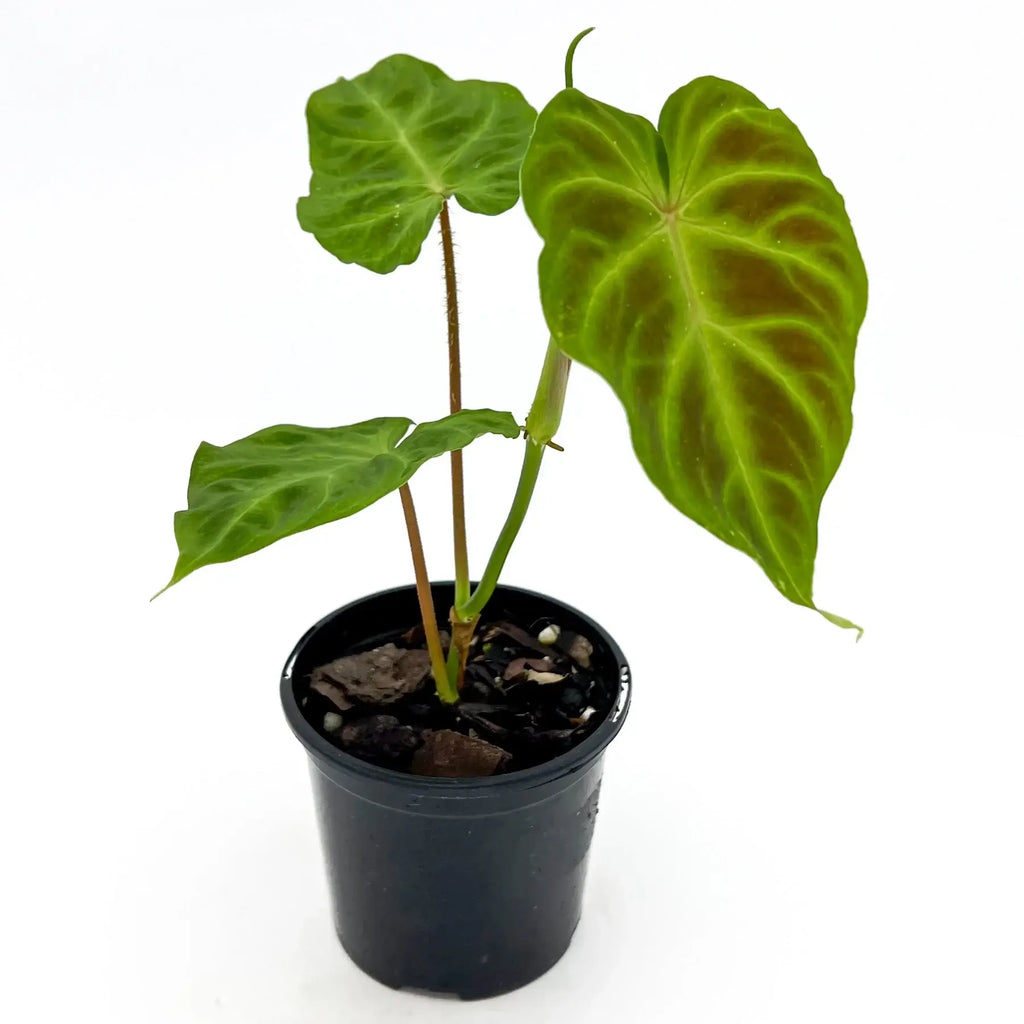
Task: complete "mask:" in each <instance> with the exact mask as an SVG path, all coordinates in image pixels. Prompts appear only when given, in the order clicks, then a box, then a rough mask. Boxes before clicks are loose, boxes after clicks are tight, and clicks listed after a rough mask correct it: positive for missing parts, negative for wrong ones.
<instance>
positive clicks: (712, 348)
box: [522, 78, 867, 625]
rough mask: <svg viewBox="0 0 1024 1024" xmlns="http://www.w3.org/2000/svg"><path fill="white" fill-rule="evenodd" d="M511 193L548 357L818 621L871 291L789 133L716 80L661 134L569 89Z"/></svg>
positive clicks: (678, 496) (689, 501)
mask: <svg viewBox="0 0 1024 1024" xmlns="http://www.w3.org/2000/svg"><path fill="white" fill-rule="evenodd" d="M522 190H523V201H524V204H525V206H526V210H527V213H528V214H529V216H530V218H531V219H532V221H533V223H534V225H535V226H536V228H537V230H538V231H539V232H540V234H541V236H542V237H543V239H544V243H545V246H544V251H543V254H542V255H541V259H540V286H541V297H542V302H543V306H544V313H545V316H546V318H547V322H548V326H549V328H550V329H551V332H552V335H553V337H554V340H555V343H556V344H557V345H558V346H559V347H560V348H562V349H563V350H564V351H565V352H566V353H567V354H568V355H570V356H571V357H572V358H574V359H578V360H579V361H580V362H582V363H584V364H586V365H587V366H590V367H592V368H593V369H595V370H596V371H597V372H598V373H600V374H601V375H602V376H603V377H605V379H607V380H608V382H609V383H610V384H611V385H612V387H613V388H614V390H615V392H616V394H617V395H618V396H619V398H620V399H621V400H622V402H623V404H624V406H625V408H626V412H627V414H628V417H629V422H630V428H631V432H632V439H633V445H634V448H635V450H636V453H637V456H638V458H639V460H640V462H641V463H642V465H643V467H644V469H645V470H646V471H647V473H648V475H649V476H650V478H651V479H652V480H653V481H654V483H655V484H656V485H657V486H658V487H659V488H660V489H661V491H662V493H664V495H665V496H666V497H667V498H668V499H669V501H671V502H672V503H673V504H674V505H675V506H676V507H677V508H679V509H680V510H681V511H682V512H683V513H685V514H686V515H687V516H689V517H690V518H692V519H694V520H696V522H698V523H700V524H701V525H702V526H704V527H706V528H707V529H708V530H710V531H711V532H712V533H713V534H715V535H716V536H717V537H720V538H721V539H722V540H723V541H725V542H726V543H727V544H731V545H732V546H733V547H736V548H739V549H740V550H741V551H744V552H746V553H747V554H749V555H750V556H752V557H753V558H754V559H756V560H757V561H758V562H759V563H760V565H761V566H762V568H763V569H764V571H765V572H766V573H767V575H768V576H769V578H770V579H771V581H772V582H773V583H774V584H775V586H776V587H777V588H778V589H779V590H780V591H781V592H782V593H783V594H784V595H785V596H786V597H787V598H789V599H790V600H791V601H794V602H796V603H798V604H802V605H807V606H809V607H814V605H813V600H812V596H811V584H812V576H813V571H814V556H815V551H816V548H817V532H818V511H819V508H820V505H821V500H822V497H823V495H824V493H825V489H826V487H827V486H828V484H829V481H830V480H831V479H832V476H833V474H834V473H835V471H836V468H837V467H838V465H839V462H840V459H841V458H842V455H843V451H844V450H845V448H846V443H847V440H848V439H849V435H850V427H851V413H850V406H851V401H852V396H853V354H854V347H855V344H856V338H857V331H858V329H859V327H860V323H861V321H862V319H863V317H864V312H865V307H866V303H867V278H866V276H865V273H864V266H863V264H862V262H861V258H860V254H859V252H858V250H857V244H856V241H855V240H854V236H853V231H852V229H851V227H850V223H849V220H848V218H847V215H846V210H845V207H844V205H843V201H842V198H841V197H840V195H839V193H838V192H837V191H836V189H835V188H834V186H833V185H832V183H831V182H830V181H829V179H828V178H826V177H825V176H824V175H823V174H822V173H821V170H820V168H819V167H818V163H817V160H816V159H815V157H814V154H813V153H812V152H811V150H810V149H809V148H808V146H807V144H806V142H804V139H803V137H802V136H801V134H800V132H799V131H798V130H797V128H796V127H795V126H794V125H793V124H792V122H791V121H789V119H788V118H787V117H786V116H785V115H784V114H783V113H782V112H781V111H779V110H768V109H767V108H766V107H765V105H764V104H763V103H761V101H760V100H758V99H757V98H756V97H755V96H753V95H752V94H751V93H749V92H747V91H746V90H745V89H743V88H741V87H740V86H738V85H734V84H733V83H731V82H725V81H722V80H720V79H716V78H700V79H697V80H696V81H694V82H691V83H690V84H689V85H687V86H685V87H683V88H682V89H680V90H679V91H678V92H676V93H674V94H673V95H672V96H671V97H670V98H669V100H668V102H667V103H666V104H665V107H664V109H663V110H662V113H661V117H660V119H659V122H658V127H657V129H655V128H654V126H653V125H652V124H650V122H648V121H646V120H645V119H644V118H642V117H637V116H635V115H633V114H626V113H623V112H622V111H620V110H616V109H615V108H614V107H610V106H607V105H605V104H603V103H598V102H596V101H595V100H592V99H590V98H589V97H587V96H585V95H584V94H583V93H581V92H579V91H578V90H575V89H567V90H565V91H563V92H561V93H559V94H558V95H557V96H556V97H555V98H554V99H553V100H552V101H551V103H550V104H549V105H548V106H547V107H546V108H545V109H544V110H543V111H542V112H541V114H540V116H539V118H538V121H537V126H536V129H535V132H534V135H533V140H532V142H531V144H530V148H529V151H528V153H527V156H526V158H525V161H524V164H523V173H522ZM823 614H827V613H823ZM828 617H829V618H830V619H832V621H835V622H837V623H838V624H840V625H850V624H849V623H847V622H846V620H843V619H839V618H838V617H836V616H831V615H829V616H828Z"/></svg>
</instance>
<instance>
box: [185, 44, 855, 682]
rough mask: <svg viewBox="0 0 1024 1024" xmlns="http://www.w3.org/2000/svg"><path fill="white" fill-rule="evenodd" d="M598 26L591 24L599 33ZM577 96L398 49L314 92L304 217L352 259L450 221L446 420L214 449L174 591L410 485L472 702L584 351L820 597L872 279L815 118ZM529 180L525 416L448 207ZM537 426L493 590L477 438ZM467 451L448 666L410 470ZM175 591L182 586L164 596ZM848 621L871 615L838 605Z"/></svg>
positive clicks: (496, 205)
mask: <svg viewBox="0 0 1024 1024" xmlns="http://www.w3.org/2000/svg"><path fill="white" fill-rule="evenodd" d="M588 31H589V30H588ZM585 34H586V33H581V34H580V36H578V37H577V38H576V39H575V40H573V43H572V45H571V46H570V48H569V52H568V54H567V55H566V88H565V89H564V90H562V91H561V92H559V93H558V94H557V95H556V96H555V97H554V99H552V100H551V102H550V103H548V105H547V106H546V107H545V108H544V109H543V110H542V111H541V112H540V114H539V115H538V114H537V113H536V112H535V111H534V110H533V108H532V107H531V106H530V105H529V104H528V103H527V102H526V100H525V99H524V98H523V96H522V95H521V94H520V92H519V91H518V90H517V89H515V88H513V87H512V86H510V85H504V84H500V83H496V82H482V81H459V82H457V81H453V80H452V79H450V78H448V77H447V76H446V75H445V74H444V73H443V72H442V71H440V70H439V69H438V68H437V67H435V66H434V65H432V64H428V63H425V62H424V61H421V60H417V59H416V58H414V57H409V56H405V55H401V54H399V55H395V56H391V57H388V58H386V59H384V60H382V61H381V62H380V63H378V64H376V65H375V66H374V67H372V68H371V69H370V70H369V71H367V72H366V73H364V74H362V75H358V76H356V77H355V78H352V79H344V78H342V79H339V80H338V81H337V82H335V83H334V84H333V85H329V86H327V87H326V88H323V89H320V90H318V91H317V92H315V93H313V95H312V96H311V97H310V99H309V104H308V107H307V111H306V113H307V119H308V124H309V152H310V163H311V166H312V179H311V182H310V189H309V195H308V196H305V197H303V198H301V199H300V200H299V202H298V217H299V223H300V224H301V226H302V227H303V228H304V229H305V230H306V231H309V232H311V233H312V234H313V235H314V236H315V237H316V239H317V241H318V242H319V243H320V244H321V245H322V246H323V247H324V248H325V249H327V251H328V252H330V253H332V254H333V255H334V256H336V257H337V258H338V259H339V260H341V261H342V262H344V263H358V264H359V265H361V266H363V267H366V268H367V269H369V270H372V271H375V272H376V273H379V274H387V273H390V272H391V271H393V270H395V269H396V268H397V267H399V266H401V265H403V264H407V263H412V262H414V261H415V260H416V258H417V257H418V256H419V253H420V249H421V247H422V244H423V242H424V240H425V239H426V237H427V236H428V234H429V233H430V231H431V230H432V228H433V225H434V222H435V221H437V220H440V232H441V241H442V251H443V256H444V270H445V284H446V293H447V304H448V305H447V313H448V340H449V373H450V376H449V383H450V395H449V399H450V403H449V404H450V413H449V415H448V416H445V417H444V418H442V419H438V420H435V421H433V422H429V423H420V424H419V425H417V426H415V427H413V428H412V430H410V427H411V426H412V422H411V421H410V420H409V419H407V418H405V417H401V416H385V417H380V418H378V419H372V420H366V421H364V422H361V423H354V424H352V425H350V426H345V427H332V428H324V427H300V426H294V425H290V424H286V425H281V426H275V427H268V428H267V429H265V430H260V431H257V432H256V433H255V434H252V435H250V436H249V437H246V438H243V439H242V440H240V441H235V442H234V443H232V444H228V445H225V446H223V447H217V446H214V445H210V444H205V443H204V444H201V445H200V446H199V449H198V451H197V452H196V455H195V459H194V461H193V464H192V470H191V477H190V479H189V487H188V509H187V510H185V511H182V512H178V513H176V515H175V519H174V532H175V536H176V539H177V543H178V549H179V557H178V561H177V565H176V566H175V569H174V575H173V576H172V578H171V580H170V583H168V586H171V585H172V584H174V583H177V582H178V581H179V580H181V579H182V578H184V577H185V576H187V575H188V574H189V573H191V572H193V571H194V570H196V569H198V568H200V567H201V566H204V565H210V564H212V563H214V562H227V561H231V560H232V559H235V558H239V557H241V556H242V555H247V554H250V553H251V552H254V551H258V550H259V549H260V548H263V547H266V546H267V545H268V544H272V543H273V542H274V541H277V540H280V539H281V538H282V537H286V536H288V535H289V534H293V533H298V532H299V531H301V530H308V529H310V528H311V527H314V526H319V525H320V524H322V523H327V522H331V521H333V520H335V519H342V518H344V517H345V516H349V515H352V514H353V513H354V512H358V511H359V510H360V509H363V508H366V507H367V506H368V505H370V504H372V503H373V502H375V501H377V500H378V499H379V498H382V497H383V496H384V495H386V494H388V493H389V492H391V491H395V490H397V491H398V492H399V494H400V496H401V500H402V505H403V508H404V511H405V517H406V525H407V527H408V534H409V541H410V546H411V549H412V554H413V563H414V568H415V573H416V580H417V590H418V594H419V599H420V607H421V611H422V614H423V622H424V630H425V632H426V636H427V645H428V649H429V651H430V656H431V665H432V673H433V676H434V681H435V683H436V685H437V691H438V694H439V696H440V697H441V699H442V700H444V701H447V702H454V701H456V700H457V699H458V694H459V687H460V685H461V682H462V674H463V670H464V667H465V660H466V654H467V651H468V648H469V643H470V641H471V639H472V636H473V631H474V628H475V626H476V623H477V621H478V619H479V616H480V613H481V611H482V609H483V608H484V605H485V604H486V603H487V600H488V598H489V597H490V596H491V594H492V593H493V591H494V588H495V586H496V585H497V582H498V577H499V574H500V572H501V569H502V566H503V565H504V562H505V559H506V557H507V555H508V552H509V549H510V547H511V545H512V543H513V541H514V539H515V537H516V534H517V533H518V531H519V528H520V525H521V524H522V522H523V517H524V516H525V514H526V510H527V507H528V505H529V502H530V498H531V496H532V494H533V490H534V485H535V483H536V480H537V475H538V471H539V469H540V465H541V460H542V458H543V456H544V453H545V450H546V448H547V447H555V448H557V447H558V446H557V445H556V444H554V442H553V438H554V436H555V432H556V431H557V429H558V425H559V421H560V418H561V413H562V404H563V399H564V395H565V389H566V382H567V378H568V373H569V367H570V365H571V362H572V361H577V362H581V363H583V364H584V365H586V366H589V367H590V368H591V369H593V370H595V371H596V372H597V373H599V374H600V375H601V376H602V377H604V379H605V380H606V381H607V382H608V383H609V384H610V385H611V386H612V388H613V389H614V391H615V393H616V394H617V395H618V397H619V399H620V400H621V402H622V404H623V406H624V407H625V410H626V413H627V415H628V419H629V426H630V431H631V435H632V441H633V447H634V450H635V452H636V455H637V458H638V459H639V460H640V464H641V465H642V466H643V468H644V469H645V470H646V472H647V474H648V476H649V477H650V478H651V480H652V481H653V482H654V484H655V485H656V486H657V487H658V489H659V490H660V491H661V492H662V494H664V495H665V497H666V498H667V499H668V500H669V501H670V502H671V503H672V504H673V505H675V507H676V508H678V509H679V510H680V511H681V512H682V513H683V514H684V515H686V516H687V517H689V518H690V519H692V520H693V521H695V522H697V523H699V524H700V525H701V526H703V527H704V528H705V529H707V530H709V531H710V532H711V533H713V534H714V535H715V536H716V537H718V538H720V539H721V540H723V541H725V543H726V544H729V545H731V546H732V547H734V548H738V549H739V550H740V551H743V552H745V553H746V554H748V555H750V557H751V558H753V559H754V560H755V561H756V562H757V563H758V564H759V565H760V566H761V568H762V569H763V570H764V572H765V573H766V574H767V576H768V578H769V579H770V580H771V581H772V583H773V584H774V585H775V587H776V588H777V589H778V590H779V591H780V592H781V593H782V594H783V596H785V597H786V598H788V599H789V600H790V601H792V602H794V603H795V604H799V605H804V606H806V607H809V608H815V604H814V601H813V599H812V596H811V582H812V576H813V569H814V557H815V552H816V549H817V529H818V512H819V508H820V505H821V501H822V498H823V496H824V493H825V489H826V488H827V487H828V485H829V482H830V481H831V479H832V477H833V475H834V474H835V472H836V469H837V468H838V466H839V462H840V460H841V458H842V455H843V452H844V450H845V448H846V444H847V441H848V439H849V436H850V429H851V402H852V397H853V359H854V349H855V345H856V340H857V332H858V329H859V327H860V324H861V321H862V320H863V318H864V313H865V308H866V303H867V278H866V275H865V271H864V265H863V263H862V261H861V257H860V253H859V251H858V249H857V243H856V241H855V239H854V235H853V230H852V228H851V226H850V222H849V219H848V218H847V215H846V210H845V207H844V204H843V200H842V198H841V196H840V195H839V193H838V192H837V191H836V189H835V187H834V186H833V184H832V182H831V181H830V180H829V179H828V178H826V177H825V176H824V174H822V172H821V170H820V168H819V167H818V162H817V160H816V159H815V157H814V154H813V153H812V152H811V150H810V149H809V148H808V146H807V143H806V142H805V141H804V139H803V136H802V135H801V134H800V132H799V130H798V129H797V128H796V126H795V125H794V124H793V123H792V122H791V121H790V120H789V119H788V118H787V117H786V116H785V115H784V114H783V113H782V112H781V111H779V110H769V109H768V108H767V107H766V106H765V105H764V104H763V103H762V102H761V101H760V100H759V99H757V97H755V96H754V95H753V94H752V93H750V92H748V91H747V90H746V89H744V88H742V87H741V86H738V85H735V84H734V83H732V82H727V81H724V80H722V79H719V78H712V77H705V78H698V79H696V80H694V81H692V82H690V84H689V85H685V86H683V87H682V88H681V89H678V90H677V91H676V92H674V93H673V94H672V95H671V96H670V97H669V98H668V100H667V101H666V103H665V105H664V107H663V108H662V110H661V115H660V116H659V118H658V123H657V125H656V126H655V125H653V124H652V123H651V122H649V121H647V120H646V119H645V118H643V117H639V116H637V115H635V114H629V113H625V112H623V111H621V110H618V109H617V108H615V107H613V106H609V105H607V104H606V103H602V102H599V101H598V100H595V99H592V98H591V97H590V96H588V95H587V94H585V93H583V92H581V91H580V90H578V89H576V88H574V87H573V84H572V57H573V52H574V50H575V47H576V44H577V43H578V42H579V40H580V39H581V38H582V37H583V35H585ZM520 194H521V195H522V198H523V205H524V207H525V209H526V213H527V215H528V216H529V218H530V220H531V221H532V222H533V225H534V227H535V228H536V229H537V231H538V232H539V234H540V235H541V238H542V239H543V242H544V248H543V251H542V253H541V257H540V263H539V278H540V298H541V304H542V307H543V311H544V317H545V319H546V321H547V325H548V328H549V330H550V341H549V344H548V349H547V353H546V356H545V358H544V363H543V369H542V372H541V376H540V381H539V384H538V387H537V392H536V396H535V398H534V401H533V404H532V406H531V408H530V411H529V415H528V416H527V418H526V422H525V426H522V427H521V426H520V424H519V423H518V422H517V420H516V418H515V417H514V416H513V415H512V414H511V413H509V412H496V411H493V410H491V409H463V408H462V396H461V382H460V362H459V345H460V339H459V320H458V307H457V296H456V282H455V266H454V253H453V246H452V232H451V224H450V219H449V209H448V202H449V200H451V199H452V198H454V199H455V200H456V201H457V202H458V203H459V205H460V206H461V207H463V209H465V210H468V211H470V212H472V213H481V214H487V215H489V216H493V215H496V214H500V213H504V212H505V211H506V210H509V209H511V208H512V207H513V206H514V205H515V204H516V201H517V199H518V198H519V196H520ZM484 434H501V435H504V436H505V437H508V438H516V437H519V436H520V435H523V436H524V437H525V456H524V461H523V468H522V472H521V475H520V479H519V484H518V487H517V489H516V493H515V497H514V499H513V501H512V505H511V508H510V510H509V514H508V518H507V520H506V523H505V526H504V528H503V529H502V531H501V534H500V535H499V537H498V540H497V542H496V544H495V547H494V550H493V552H492V554H491V556H490V559H489V561H488V563H487V565H486V568H485V569H484V572H483V575H482V576H481V578H480V582H479V583H478V585H477V587H476V588H475V589H471V585H470V574H469V565H468V557H467V551H466V526H465V513H464V504H463V471H462V449H463V448H464V447H465V446H466V445H468V444H469V443H470V442H471V441H473V440H475V439H476V438H478V437H480V436H482V435H484ZM446 452H447V453H449V455H450V460H451V480H452V503H453V525H454V547H455V600H454V606H453V607H452V609H451V611H450V621H451V625H452V640H451V643H450V645H449V651H448V656H447V659H446V657H445V655H444V652H443V648H442V644H441V640H440V637H439V633H438V629H437V625H436V622H437V619H436V615H435V612H434V609H433V608H432V606H431V598H430V590H429V587H428V576H427V571H426V567H425V564H424V558H423V551H422V546H421V544H420V539H419V531H418V527H417V523H416V514H415V509H414V506H413V502H412V495H411V492H410V489H409V481H410V479H411V478H412V476H413V474H414V473H415V472H416V470H417V469H419V467H420V466H421V465H423V463H424V462H426V461H427V460H428V459H432V458H434V457H436V456H438V455H441V454H443V453H446ZM165 589H166V588H165ZM816 610H818V611H820V612H821V614H822V615H824V616H825V617H827V618H828V619H829V620H831V621H832V622H834V623H836V624H837V625H840V626H843V627H847V628H853V629H857V628H858V627H856V626H854V625H853V624H852V623H850V622H848V621H847V620H846V619H842V618H840V617H839V616H836V615H832V614H830V613H828V612H825V611H821V610H820V609H816Z"/></svg>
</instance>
